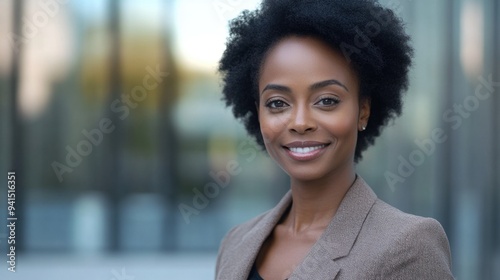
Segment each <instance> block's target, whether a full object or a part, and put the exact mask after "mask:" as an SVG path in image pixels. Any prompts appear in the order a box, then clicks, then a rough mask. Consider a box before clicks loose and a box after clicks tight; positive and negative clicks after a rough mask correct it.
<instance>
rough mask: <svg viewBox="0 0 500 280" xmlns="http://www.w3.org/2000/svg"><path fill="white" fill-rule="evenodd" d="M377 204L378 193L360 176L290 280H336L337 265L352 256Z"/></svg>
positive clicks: (338, 267) (338, 268)
mask: <svg viewBox="0 0 500 280" xmlns="http://www.w3.org/2000/svg"><path fill="white" fill-rule="evenodd" d="M376 200H377V196H376V195H375V193H374V192H373V191H372V189H371V188H370V187H369V186H368V185H367V184H366V182H365V181H364V180H363V179H362V178H361V177H359V176H358V177H357V178H356V181H355V182H354V184H353V185H352V186H351V188H350V189H349V191H348V192H347V193H346V195H345V197H344V199H343V200H342V202H341V203H340V206H339V209H338V210H337V212H336V213H335V216H334V217H333V219H332V221H331V222H330V224H329V225H328V227H327V228H326V229H325V231H324V232H323V234H322V235H321V237H320V239H319V240H318V241H317V242H316V243H315V244H314V245H313V247H312V248H311V250H310V251H309V253H308V254H307V256H306V257H305V258H304V260H303V261H302V263H301V264H300V265H299V266H298V267H297V268H296V269H295V270H294V272H293V273H292V275H290V278H289V279H290V280H292V279H293V280H295V279H310V277H311V275H314V279H317V280H327V279H328V280H332V279H334V278H335V276H336V275H337V274H338V273H339V271H340V266H339V265H338V264H337V263H336V262H335V261H336V260H338V259H340V258H342V257H345V256H347V255H348V254H349V252H350V251H351V249H352V247H353V245H354V242H355V241H356V238H357V237H358V234H359V232H360V231H361V228H362V226H363V223H364V222H365V219H366V217H367V215H368V213H369V212H370V209H371V208H372V206H373V204H374V203H375V201H376Z"/></svg>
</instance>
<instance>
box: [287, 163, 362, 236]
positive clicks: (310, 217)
mask: <svg viewBox="0 0 500 280" xmlns="http://www.w3.org/2000/svg"><path fill="white" fill-rule="evenodd" d="M355 179H356V173H355V170H354V167H352V168H346V169H345V170H344V171H342V172H338V173H336V174H331V175H330V176H327V177H325V178H322V179H320V180H316V181H309V182H301V181H298V180H293V179H292V181H291V189H292V200H293V202H292V206H291V208H290V211H289V212H288V214H287V215H286V217H284V220H283V225H284V226H286V227H287V228H289V230H290V231H291V232H292V233H293V234H300V233H303V232H306V231H309V230H313V231H315V230H324V229H325V228H326V226H327V225H328V224H329V222H330V221H331V219H332V218H333V216H334V215H335V213H336V212H337V209H338V208H339V206H340V203H341V202H342V199H343V198H344V196H345V194H346V193H347V191H348V190H349V188H350V187H351V186H352V184H353V183H354V180H355Z"/></svg>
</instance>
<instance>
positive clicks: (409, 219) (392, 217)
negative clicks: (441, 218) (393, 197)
mask: <svg viewBox="0 0 500 280" xmlns="http://www.w3.org/2000/svg"><path fill="white" fill-rule="evenodd" d="M365 223H366V226H368V228H372V229H373V230H376V231H377V232H380V233H384V234H389V235H399V234H401V233H404V232H409V231H410V232H412V231H417V232H418V231H432V232H435V233H436V235H444V236H445V237H446V235H445V232H444V230H443V227H442V226H441V224H440V223H439V222H438V221H437V220H436V219H434V218H429V217H422V216H417V215H413V214H409V213H406V212H403V211H401V210H399V209H397V208H395V207H393V206H391V205H389V204H387V203H386V202H384V201H382V200H380V199H377V200H376V202H375V203H374V205H373V207H372V209H371V211H370V212H369V214H368V216H367V219H366V222H365Z"/></svg>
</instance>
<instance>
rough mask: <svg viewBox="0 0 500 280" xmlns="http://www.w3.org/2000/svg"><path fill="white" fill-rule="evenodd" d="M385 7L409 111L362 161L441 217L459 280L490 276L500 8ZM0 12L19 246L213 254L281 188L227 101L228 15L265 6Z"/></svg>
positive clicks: (476, 2) (496, 230)
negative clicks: (396, 21) (402, 52)
mask: <svg viewBox="0 0 500 280" xmlns="http://www.w3.org/2000/svg"><path fill="white" fill-rule="evenodd" d="M381 2H382V3H384V4H385V5H387V6H389V7H391V8H393V9H394V10H395V12H396V13H398V14H399V15H400V16H401V17H402V18H403V19H404V20H405V22H407V26H406V27H407V30H408V33H409V34H410V36H411V37H412V40H413V44H414V47H415V66H414V68H413V71H412V72H411V85H410V89H409V91H408V93H407V96H406V103H405V108H404V113H403V116H402V117H401V118H400V119H398V120H396V121H395V123H394V124H392V125H391V126H390V127H389V128H387V129H386V130H385V131H384V134H383V135H382V136H381V137H380V138H379V139H378V140H377V141H376V145H375V146H374V147H372V148H371V149H369V150H368V152H367V153H366V154H365V156H364V159H363V161H362V162H361V163H360V164H359V167H358V171H359V173H360V174H361V175H362V176H363V177H364V178H365V179H366V180H367V181H368V182H369V184H370V185H371V186H372V187H373V188H374V190H375V192H376V193H377V194H378V195H379V197H381V198H382V199H383V200H385V201H387V202H388V203H390V204H392V205H394V206H396V207H398V208H400V209H401V210H403V211H406V212H410V213H414V214H418V215H423V216H430V217H434V218H436V219H438V220H439V221H440V222H441V223H442V224H443V226H444V228H445V230H446V232H447V235H448V237H449V239H450V244H451V249H452V254H453V266H454V267H453V270H454V273H455V276H456V277H457V278H458V279H498V278H500V269H499V267H500V240H499V238H498V236H500V206H499V205H500V188H499V187H500V149H499V143H500V111H499V110H497V109H496V108H499V107H500V97H499V96H500V84H499V82H500V71H499V65H500V52H499V50H500V20H499V17H500V1H497V0H443V1H433V0H419V1H415V0H384V1H381ZM0 5H1V6H0V38H2V39H3V40H2V41H1V42H0V131H1V134H0V155H1V156H0V170H1V171H2V173H3V174H6V173H7V171H8V170H12V169H15V170H16V172H17V174H18V178H19V179H18V186H19V189H18V199H17V206H18V212H17V213H18V215H19V221H20V222H19V228H18V240H19V247H18V248H19V250H20V252H22V253H24V254H26V255H30V254H42V255H43V254H61V255H67V254H69V255H72V256H80V255H89V254H90V255H106V254H108V253H113V254H117V255H126V254H129V253H141V254H146V255H147V254H169V255H170V254H173V255H175V254H184V253H186V252H190V253H195V254H197V253H207V252H208V253H209V254H213V255H215V254H216V250H217V248H218V245H219V242H220V240H221V238H222V237H223V235H224V234H225V233H226V232H227V231H228V230H229V229H230V228H231V227H232V226H234V225H236V224H238V223H241V222H243V221H245V220H247V219H249V218H251V217H253V216H255V215H257V214H259V213H261V212H263V211H265V210H267V209H269V208H271V207H273V206H274V205H275V203H276V202H277V201H278V200H279V199H280V198H281V196H282V195H283V193H284V192H286V190H287V184H288V181H287V179H286V178H287V177H286V176H285V175H284V174H283V173H282V171H281V170H280V169H279V168H278V167H276V166H275V165H274V163H273V162H272V161H271V160H270V159H269V157H268V156H266V154H265V153H264V152H262V151H261V150H260V148H259V147H257V146H256V145H255V143H254V142H253V141H252V140H251V139H250V138H249V137H248V136H247V135H246V134H245V131H244V129H243V128H242V125H241V124H239V123H237V122H236V121H234V120H233V117H232V115H231V112H230V110H229V109H227V108H225V106H224V104H223V102H222V101H221V100H220V99H221V93H220V76H219V75H218V74H217V72H216V67H217V59H218V58H220V56H221V54H222V52H223V50H224V42H225V39H226V36H227V20H229V19H230V18H232V17H234V16H235V15H237V14H238V13H239V12H240V11H241V10H243V9H253V8H255V7H256V6H257V5H258V1H225V0H213V1H212V0H210V1H200V0H177V1H175V0H151V1H132V0H123V1H119V0H102V1H101V0H93V1H78V0H68V1H62V0H53V1H38V0H22V1H20V0H16V1H13V0H10V1H9V0H2V1H1V2H0ZM4 193H6V191H2V195H1V196H0V197H2V201H0V207H1V209H2V211H1V212H0V219H1V220H6V217H7V216H6V215H7V214H6V212H5V211H3V209H6V207H7V206H6V200H5V199H3V198H4V197H5V196H4V195H3V194H4ZM4 230H5V229H2V231H4ZM2 231H0V234H2V233H4V232H2ZM0 240H1V239H0ZM2 243H3V244H2V249H3V248H4V245H5V244H4V241H3V240H2ZM2 255H3V256H1V257H0V259H3V258H5V255H4V254H2ZM190 269H191V270H192V268H190V267H189V266H187V267H186V270H190ZM136 276H137V278H140V275H136ZM211 278H212V275H208V276H207V278H206V279H211Z"/></svg>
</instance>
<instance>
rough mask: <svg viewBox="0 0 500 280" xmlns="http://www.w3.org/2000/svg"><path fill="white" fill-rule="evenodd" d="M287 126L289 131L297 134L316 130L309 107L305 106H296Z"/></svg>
mask: <svg viewBox="0 0 500 280" xmlns="http://www.w3.org/2000/svg"><path fill="white" fill-rule="evenodd" d="M288 128H289V130H290V132H294V133H298V134H304V133H306V132H310V131H314V130H316V122H315V120H314V118H313V116H312V112H311V110H310V108H307V106H297V107H296V109H295V110H294V111H293V113H292V116H291V119H290V122H289V124H288Z"/></svg>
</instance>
